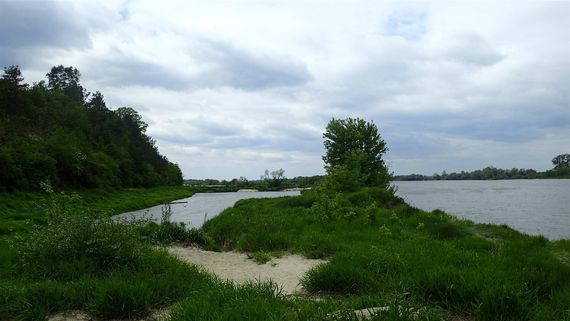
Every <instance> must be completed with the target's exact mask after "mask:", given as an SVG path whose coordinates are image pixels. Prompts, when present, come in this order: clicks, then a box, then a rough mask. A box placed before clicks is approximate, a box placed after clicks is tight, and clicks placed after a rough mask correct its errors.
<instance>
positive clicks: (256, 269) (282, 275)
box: [167, 246, 326, 295]
mask: <svg viewBox="0 0 570 321" xmlns="http://www.w3.org/2000/svg"><path fill="white" fill-rule="evenodd" d="M167 249H168V251H169V252H170V253H171V254H173V255H174V256H176V257H178V258H179V259H181V260H183V261H185V262H188V263H191V264H195V265H197V266H199V267H202V268H203V269H205V270H206V271H208V272H210V273H213V274H215V275H216V276H218V277H219V278H221V279H226V280H231V281H235V282H238V283H245V282H248V281H269V280H271V281H273V282H274V283H276V284H278V285H279V287H280V288H281V290H282V293H283V294H285V295H297V294H301V293H303V289H302V287H301V285H300V283H299V282H300V280H301V278H302V277H303V275H305V273H307V271H309V270H310V269H311V268H313V267H315V266H317V265H319V264H322V263H325V262H326V261H324V260H314V259H307V258H304V257H302V256H300V255H292V254H290V255H284V256H283V257H280V258H273V259H272V260H271V261H269V262H267V263H265V264H257V263H256V262H254V261H253V260H251V259H249V258H248V257H247V255H246V254H243V253H237V252H212V251H204V250H202V249H199V248H196V247H182V246H171V247H168V248H167Z"/></svg>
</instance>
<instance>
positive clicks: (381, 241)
mask: <svg viewBox="0 0 570 321" xmlns="http://www.w3.org/2000/svg"><path fill="white" fill-rule="evenodd" d="M315 194H316V193H313V192H309V193H305V194H303V195H302V196H300V197H297V198H280V199H261V200H260V199H255V200H253V199H252V200H243V201H240V202H238V204H236V206H234V208H231V209H228V210H226V211H225V212H223V213H222V214H221V215H219V216H217V217H216V218H214V219H212V220H210V221H208V222H207V223H206V224H205V226H204V230H205V231H206V232H207V233H208V234H209V235H210V236H211V237H212V238H213V239H214V240H215V241H216V242H217V243H218V244H220V245H225V246H226V247H227V248H231V249H236V250H239V251H246V252H258V251H260V252H263V251H265V252H268V251H273V250H281V251H290V252H294V253H300V254H303V255H305V256H307V257H313V258H328V259H329V263H327V264H325V265H320V266H318V267H316V268H314V269H313V270H311V271H310V272H309V273H308V274H307V275H306V276H305V278H304V279H303V285H304V287H305V288H306V289H307V290H309V291H310V292H311V293H314V294H319V295H321V296H322V295H324V296H327V295H331V296H341V297H344V298H354V297H362V296H372V297H375V296H386V295H388V296H390V297H392V298H397V297H399V296H405V297H407V298H408V299H409V300H410V301H412V302H416V303H418V304H420V305H424V306H431V307H436V308H438V309H442V311H446V313H450V314H459V315H469V316H471V317H473V318H475V319H476V320H568V319H569V318H570V308H568V307H570V304H568V302H569V301H568V299H566V298H567V296H566V294H568V293H569V291H570V266H569V265H568V263H567V258H568V255H569V253H570V248H569V247H568V243H567V241H557V242H551V241H548V240H547V239H546V238H544V237H541V236H528V235H524V234H522V233H519V232H517V231H515V230H512V229H510V228H508V227H506V226H495V225H484V224H474V223H473V222H470V221H461V220H457V219H455V218H453V217H451V216H449V215H447V214H445V213H444V212H442V211H439V210H436V211H433V212H425V211H421V210H419V209H416V208H413V207H410V206H408V205H406V204H403V203H402V202H401V201H400V200H398V199H397V198H394V197H392V198H390V197H389V196H387V195H386V194H385V193H384V192H382V191H377V190H375V189H368V190H361V191H358V192H355V193H349V194H344V195H336V196H334V197H330V196H327V199H325V200H323V199H322V197H321V196H319V195H315ZM323 204H324V205H323Z"/></svg>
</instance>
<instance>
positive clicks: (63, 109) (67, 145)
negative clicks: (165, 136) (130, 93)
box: [0, 65, 182, 192]
mask: <svg viewBox="0 0 570 321" xmlns="http://www.w3.org/2000/svg"><path fill="white" fill-rule="evenodd" d="M46 77H47V81H40V82H37V83H34V84H32V85H30V84H26V83H24V78H23V77H22V73H21V70H20V68H19V67H18V66H9V67H5V68H4V73H3V75H2V78H1V79H0V168H1V169H2V170H1V171H0V191H8V192H12V191H34V190H39V189H40V185H41V184H46V183H47V184H49V185H50V186H53V187H57V188H64V189H74V188H124V187H153V186H161V185H181V184H182V172H181V171H180V168H179V167H178V165H177V164H174V163H172V162H170V161H169V160H168V159H167V158H166V157H165V156H163V155H161V154H160V153H159V151H158V148H157V146H156V142H155V141H154V140H153V139H152V137H150V136H149V135H148V134H147V133H146V129H147V124H146V123H145V122H144V121H143V120H142V117H141V115H140V114H138V113H137V111H136V110H135V109H133V108H132V107H119V108H116V109H113V110H112V109H110V108H109V107H108V106H107V105H106V103H105V100H104V97H103V94H101V93H100V92H98V91H97V92H95V93H88V92H87V90H86V89H85V88H84V87H83V86H82V85H81V83H80V77H81V73H80V72H79V70H77V69H76V68H74V67H64V66H61V65H60V66H54V67H53V68H52V69H51V70H50V72H49V73H47V75H46Z"/></svg>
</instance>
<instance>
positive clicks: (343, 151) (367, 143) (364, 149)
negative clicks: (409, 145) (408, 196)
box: [323, 118, 388, 187]
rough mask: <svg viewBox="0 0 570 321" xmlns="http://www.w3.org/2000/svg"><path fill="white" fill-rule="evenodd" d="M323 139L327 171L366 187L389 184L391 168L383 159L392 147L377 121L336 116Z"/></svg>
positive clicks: (329, 124)
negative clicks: (381, 135)
mask: <svg viewBox="0 0 570 321" xmlns="http://www.w3.org/2000/svg"><path fill="white" fill-rule="evenodd" d="M323 138H324V139H325V140H324V145H325V149H326V154H325V155H324V156H323V160H324V162H325V168H326V170H327V174H329V175H331V174H333V175H334V174H339V175H341V176H343V177H344V176H346V177H347V178H348V177H350V178H356V179H357V181H358V182H357V183H358V185H363V186H383V187H386V186H388V170H387V168H386V164H385V163H384V160H383V159H382V156H383V155H384V154H385V153H386V152H387V151H388V148H387V147H386V143H385V142H384V140H382V138H381V137H380V134H379V133H378V128H377V127H376V125H375V124H374V123H373V122H367V121H365V120H363V119H360V118H356V119H354V118H347V119H334V118H333V119H332V120H331V121H330V122H329V123H328V125H327V128H326V132H325V133H324V134H323Z"/></svg>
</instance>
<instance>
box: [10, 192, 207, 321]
mask: <svg viewBox="0 0 570 321" xmlns="http://www.w3.org/2000/svg"><path fill="white" fill-rule="evenodd" d="M79 202H80V199H79V197H78V196H77V195H67V194H54V195H52V197H51V198H50V199H49V202H47V203H46V204H45V205H46V206H45V207H46V220H47V222H46V224H45V225H44V226H36V227H34V228H33V229H31V230H30V231H29V232H28V233H26V234H21V235H19V236H17V237H14V238H12V239H11V240H9V242H8V241H6V240H4V241H3V242H8V243H9V244H10V246H9V247H5V248H1V249H0V258H2V259H3V261H2V263H1V267H2V272H1V273H0V319H15V318H17V319H23V320H41V319H43V318H45V317H46V315H48V314H50V313H53V312H57V311H62V310H70V309H81V310H86V311H88V312H90V313H91V314H92V315H94V316H96V317H100V318H131V317H138V316H144V315H146V314H148V313H149V311H150V310H151V309H154V308H158V307H160V306H163V305H167V304H172V303H173V302H174V301H176V300H179V299H181V298H184V297H188V296H191V295H194V294H195V293H196V292H197V291H200V290H201V289H204V288H208V287H210V286H211V284H212V282H213V281H212V278H211V277H210V276H209V275H207V274H205V273H204V272H201V271H199V270H198V269H197V268H195V267H192V266H188V265H186V264H184V263H182V262H180V261H178V260H176V259H174V258H173V257H171V256H170V255H168V254H167V253H166V252H163V251H159V250H156V249H153V248H151V246H150V244H149V243H148V242H144V241H142V239H141V236H140V234H139V228H140V227H139V226H136V225H135V226H131V225H125V224H120V223H119V222H116V221H114V220H111V219H109V218H106V217H104V216H99V217H93V216H92V215H88V214H84V213H81V212H79V211H77V204H78V203H79Z"/></svg>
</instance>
